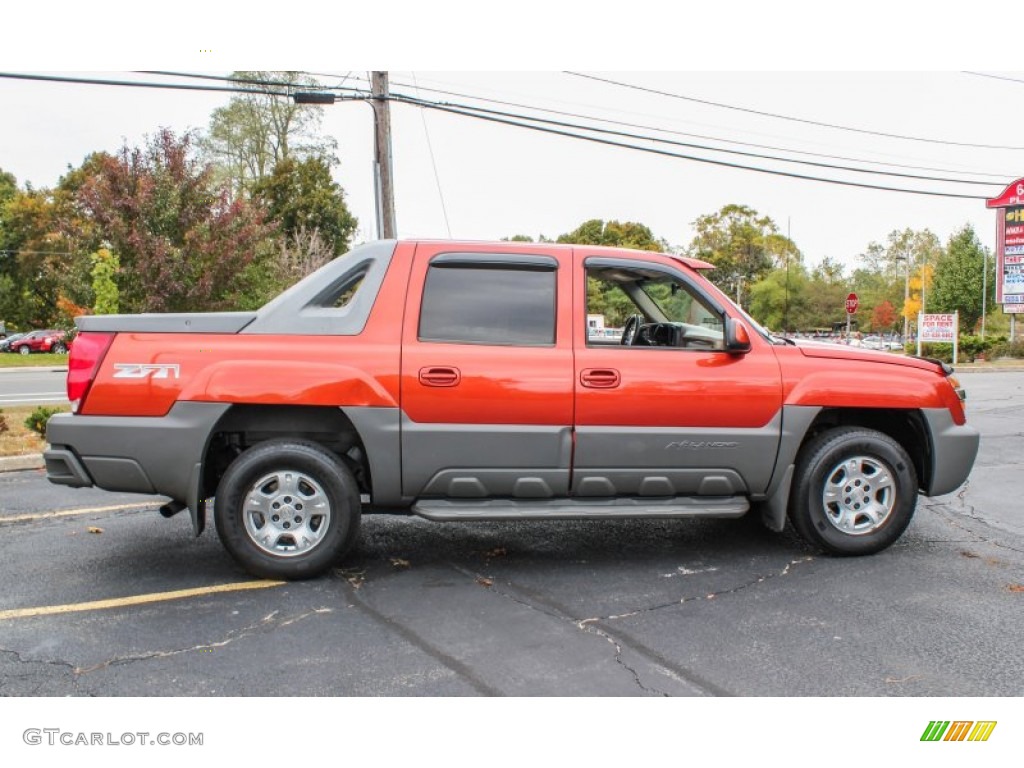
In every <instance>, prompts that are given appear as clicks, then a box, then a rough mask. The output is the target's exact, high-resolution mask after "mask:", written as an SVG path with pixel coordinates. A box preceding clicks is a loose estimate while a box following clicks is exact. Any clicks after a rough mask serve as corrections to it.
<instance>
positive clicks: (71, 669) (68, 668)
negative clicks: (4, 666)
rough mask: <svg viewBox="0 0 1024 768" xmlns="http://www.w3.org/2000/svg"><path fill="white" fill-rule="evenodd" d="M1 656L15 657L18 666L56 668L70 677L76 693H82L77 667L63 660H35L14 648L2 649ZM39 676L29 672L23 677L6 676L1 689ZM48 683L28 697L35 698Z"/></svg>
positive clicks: (40, 684)
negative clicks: (40, 665)
mask: <svg viewBox="0 0 1024 768" xmlns="http://www.w3.org/2000/svg"><path fill="white" fill-rule="evenodd" d="M0 654H5V655H8V656H11V657H13V659H14V661H15V662H16V663H18V664H42V665H44V666H46V667H55V668H57V669H58V670H59V671H60V672H62V673H65V674H68V675H70V677H69V679H70V681H71V685H72V686H74V688H75V691H76V692H78V693H80V691H79V690H78V674H77V672H76V671H75V665H74V664H71V663H69V662H67V661H62V660H61V659H33V658H29V657H27V656H25V655H24V654H22V653H21V652H20V651H16V650H14V649H13V648H0ZM38 675H39V673H38V672H29V673H26V674H23V675H4V676H3V679H2V680H0V689H2V688H3V687H4V686H6V685H7V683H8V682H10V681H12V680H30V679H32V678H34V677H37V676H38ZM45 682H46V681H45V680H43V681H40V682H39V683H38V684H37V685H36V687H35V688H33V689H32V691H31V692H30V693H28V694H24V695H27V696H35V695H36V694H37V693H38V691H39V689H40V688H42V687H43V684H44V683H45Z"/></svg>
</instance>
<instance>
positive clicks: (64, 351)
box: [50, 341, 68, 355]
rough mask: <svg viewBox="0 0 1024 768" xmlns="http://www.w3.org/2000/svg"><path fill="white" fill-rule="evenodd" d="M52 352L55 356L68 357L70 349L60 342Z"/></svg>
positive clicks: (54, 346)
mask: <svg viewBox="0 0 1024 768" xmlns="http://www.w3.org/2000/svg"><path fill="white" fill-rule="evenodd" d="M50 351H51V352H53V354H55V355H66V354H67V352H68V348H67V347H66V346H64V343H63V342H60V341H58V342H57V343H56V344H54V345H53V349H51V350H50Z"/></svg>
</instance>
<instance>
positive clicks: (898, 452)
mask: <svg viewBox="0 0 1024 768" xmlns="http://www.w3.org/2000/svg"><path fill="white" fill-rule="evenodd" d="M916 506H917V473H916V471H915V469H914V463H913V462H912V461H911V460H910V457H909V456H908V455H907V452H906V450H904V448H903V446H901V445H900V444H899V443H897V442H896V441H895V440H893V439H892V438H891V437H889V436H888V435H886V434H883V433H881V432H877V431H875V430H872V429H864V428H861V427H840V428H837V429H831V430H829V431H827V432H823V433H822V434H820V435H818V436H817V437H815V438H814V439H812V440H811V441H810V442H808V443H807V445H805V446H804V447H803V448H802V449H801V451H800V456H799V458H798V459H797V471H796V477H795V484H794V487H793V495H792V497H791V499H790V509H789V518H790V521H791V522H792V523H793V527H794V528H796V530H797V532H798V533H799V534H800V535H801V536H803V537H804V538H805V539H807V540H808V541H810V542H811V543H813V544H816V545H818V546H819V547H821V548H822V549H824V550H826V551H827V552H831V553H832V554H836V555H869V554H873V553H875V552H879V551H881V550H883V549H885V548H886V547H888V546H890V545H891V544H892V543H893V542H895V541H896V540H897V539H898V538H899V537H900V536H901V535H902V533H903V531H905V530H906V528H907V526H908V525H909V524H910V520H911V518H912V517H913V515H914V509H915V507H916Z"/></svg>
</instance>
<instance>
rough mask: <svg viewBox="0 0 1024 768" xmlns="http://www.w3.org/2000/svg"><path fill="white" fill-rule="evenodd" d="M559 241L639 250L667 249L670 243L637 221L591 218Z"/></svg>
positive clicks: (558, 240) (559, 238) (562, 236)
mask: <svg viewBox="0 0 1024 768" xmlns="http://www.w3.org/2000/svg"><path fill="white" fill-rule="evenodd" d="M555 242H558V243H578V244H580V245H607V246H612V247H615V248H635V249H637V250H639V251H667V250H668V243H666V242H665V241H664V240H660V239H658V238H656V237H655V236H654V233H653V232H651V229H650V227H648V226H646V225H644V224H639V223H637V222H635V221H623V222H619V221H608V222H605V221H602V220H601V219H590V220H589V221H585V222H583V223H582V224H580V225H579V226H578V227H576V229H574V230H573V231H572V232H567V233H566V234H564V235H561V236H559V237H558V239H557V240H556V241H555Z"/></svg>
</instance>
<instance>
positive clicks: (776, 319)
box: [750, 264, 815, 331]
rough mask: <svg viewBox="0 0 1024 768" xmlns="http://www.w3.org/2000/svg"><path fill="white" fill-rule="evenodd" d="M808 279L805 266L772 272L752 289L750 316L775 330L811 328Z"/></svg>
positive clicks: (798, 265) (796, 265)
mask: <svg viewBox="0 0 1024 768" xmlns="http://www.w3.org/2000/svg"><path fill="white" fill-rule="evenodd" d="M807 286H808V276H807V270H806V269H805V268H804V266H803V265H802V264H794V265H791V266H790V268H789V270H788V272H787V270H786V268H785V267H781V268H776V269H773V270H772V271H771V272H769V273H768V274H767V275H766V276H765V277H763V278H762V279H761V280H758V281H757V282H756V283H754V284H753V286H751V288H750V314H751V315H752V316H753V317H754V318H755V319H756V320H758V321H759V322H760V323H761V324H762V325H764V326H766V327H767V328H771V329H773V330H783V331H793V330H800V329H803V328H808V327H811V328H813V327H815V326H814V325H813V323H812V324H810V325H809V324H808V323H809V322H810V320H811V318H809V315H808V296H807Z"/></svg>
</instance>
